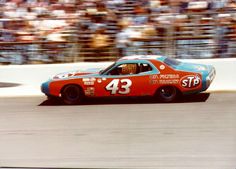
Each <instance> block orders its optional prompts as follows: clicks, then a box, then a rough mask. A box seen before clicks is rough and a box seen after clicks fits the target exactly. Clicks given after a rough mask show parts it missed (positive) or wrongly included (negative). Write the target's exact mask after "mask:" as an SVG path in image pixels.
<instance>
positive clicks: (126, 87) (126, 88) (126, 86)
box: [106, 79, 132, 94]
mask: <svg viewBox="0 0 236 169" xmlns="http://www.w3.org/2000/svg"><path fill="white" fill-rule="evenodd" d="M119 83H121V85H120V88H119ZM131 85H132V81H131V80H129V79H121V80H120V79H114V80H112V81H111V82H110V83H109V84H108V85H107V86H106V90H108V91H111V94H117V92H118V93H119V94H128V93H129V92H130V86H131Z"/></svg>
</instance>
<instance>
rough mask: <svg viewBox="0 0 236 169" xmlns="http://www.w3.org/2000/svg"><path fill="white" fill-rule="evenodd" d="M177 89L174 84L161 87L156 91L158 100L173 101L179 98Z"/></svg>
mask: <svg viewBox="0 0 236 169" xmlns="http://www.w3.org/2000/svg"><path fill="white" fill-rule="evenodd" d="M177 94H178V92H177V89H176V88H175V87H173V86H163V87H160V88H159V89H158V90H157V92H156V95H155V96H156V97H157V99H158V101H161V102H165V103H169V102H173V101H174V100H175V99H176V98H177Z"/></svg>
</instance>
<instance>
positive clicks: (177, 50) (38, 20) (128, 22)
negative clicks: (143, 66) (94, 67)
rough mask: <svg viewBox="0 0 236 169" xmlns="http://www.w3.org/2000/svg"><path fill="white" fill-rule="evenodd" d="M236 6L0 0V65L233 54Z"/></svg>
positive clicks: (161, 0) (143, 0) (204, 1)
mask: <svg viewBox="0 0 236 169" xmlns="http://www.w3.org/2000/svg"><path fill="white" fill-rule="evenodd" d="M235 18H236V2H235V1H231V0H230V1H226V0H214V1H213V0H200V1H191V0H178V1H176V0H80V1H79V0H1V1H0V43H1V46H0V48H1V50H0V64H41V63H66V62H78V61H112V60H115V59H117V58H119V57H121V56H124V55H133V54H165V55H168V56H171V57H176V58H184V59H188V58H194V59H198V58H228V57H235V54H234V53H235V51H236V49H235V47H236V43H235V35H236V20H235Z"/></svg>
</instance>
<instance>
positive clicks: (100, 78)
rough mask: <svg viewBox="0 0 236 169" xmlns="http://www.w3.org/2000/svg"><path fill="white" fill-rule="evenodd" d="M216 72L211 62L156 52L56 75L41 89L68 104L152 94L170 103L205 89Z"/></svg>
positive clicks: (159, 99)
mask: <svg viewBox="0 0 236 169" xmlns="http://www.w3.org/2000/svg"><path fill="white" fill-rule="evenodd" d="M215 74H216V71H215V68H214V67H213V66H210V65H203V64H195V63H185V62H181V61H178V60H176V59H173V58H169V57H165V56H156V55H147V56H128V57H123V58H121V59H119V60H118V61H116V62H115V63H113V64H112V65H110V66H109V67H107V68H106V69H104V70H101V71H99V72H96V73H94V72H86V73H81V72H78V71H75V72H69V73H63V74H58V75H56V76H55V77H53V78H52V79H50V80H48V81H47V82H45V83H43V84H42V86H41V90H42V92H43V93H45V95H47V96H48V97H61V98H62V100H63V101H64V103H65V104H69V105H73V104H78V103H80V102H81V101H82V100H83V99H84V98H85V97H87V98H89V97H120V96H154V97H155V98H156V99H157V100H158V101H161V102H172V101H174V100H175V99H176V98H177V97H178V96H180V95H184V94H196V93H200V92H202V91H205V90H207V88H208V87H209V86H210V84H211V82H212V81H213V79H214V77H215Z"/></svg>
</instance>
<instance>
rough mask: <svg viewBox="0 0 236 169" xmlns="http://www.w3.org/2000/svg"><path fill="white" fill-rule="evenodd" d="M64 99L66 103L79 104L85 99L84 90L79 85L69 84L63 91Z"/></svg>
mask: <svg viewBox="0 0 236 169" xmlns="http://www.w3.org/2000/svg"><path fill="white" fill-rule="evenodd" d="M61 96H62V100H63V102H64V103H65V104H68V105H75V104H79V103H80V102H81V101H82V99H83V91H82V89H81V88H80V87H79V86H77V85H67V86H65V87H64V89H63V90H62V92H61Z"/></svg>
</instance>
